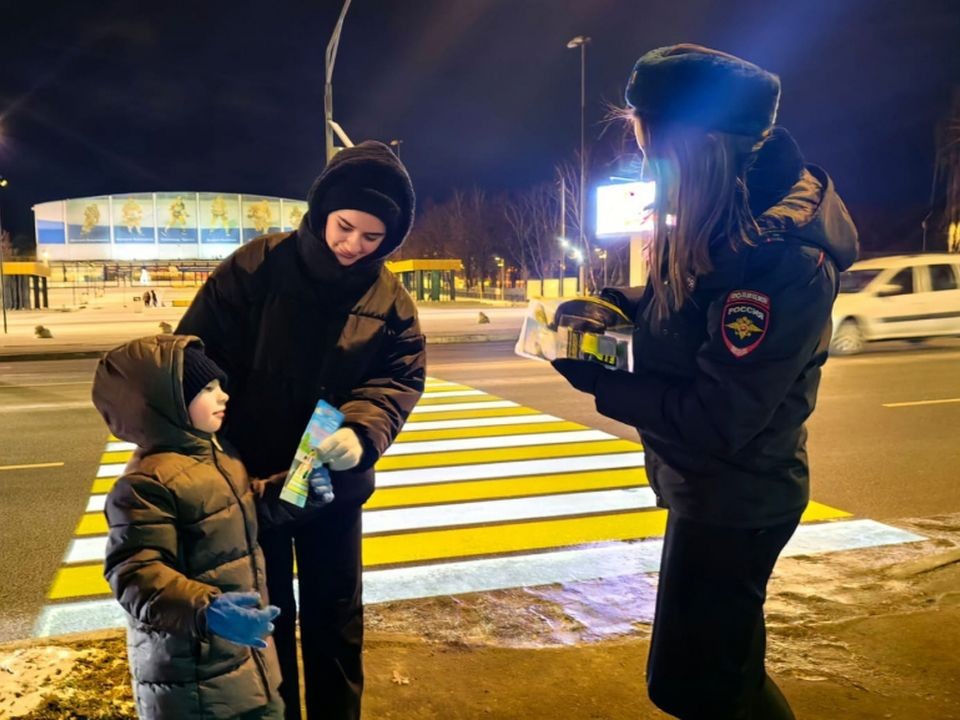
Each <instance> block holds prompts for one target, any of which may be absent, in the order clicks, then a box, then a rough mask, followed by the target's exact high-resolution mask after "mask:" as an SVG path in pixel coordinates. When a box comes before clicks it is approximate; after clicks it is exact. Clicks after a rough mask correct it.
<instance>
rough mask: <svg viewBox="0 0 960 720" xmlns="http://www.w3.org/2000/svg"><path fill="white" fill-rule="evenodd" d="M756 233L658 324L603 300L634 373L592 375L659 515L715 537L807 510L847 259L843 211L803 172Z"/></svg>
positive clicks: (722, 245)
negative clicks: (618, 319)
mask: <svg viewBox="0 0 960 720" xmlns="http://www.w3.org/2000/svg"><path fill="white" fill-rule="evenodd" d="M759 194H760V193H759V192H758V195H759ZM757 222H758V225H759V227H760V230H761V232H760V235H759V237H758V238H757V239H756V244H755V245H753V246H750V247H745V248H740V249H738V250H734V249H732V248H731V247H730V243H729V242H727V241H726V239H725V238H717V239H716V240H715V241H714V242H713V243H712V248H713V250H712V252H711V260H712V262H713V266H714V267H713V270H712V271H711V272H710V273H708V274H706V275H704V276H701V277H697V278H691V279H690V284H691V285H692V287H693V292H692V296H691V297H690V298H689V299H688V300H687V302H685V303H684V305H683V306H682V307H681V308H680V309H679V310H677V311H672V310H671V311H670V312H669V313H668V314H667V316H666V317H665V318H662V319H658V318H657V317H656V313H655V311H654V308H653V303H652V302H651V298H652V292H651V288H650V286H648V287H647V288H646V291H645V292H644V293H643V295H642V296H641V297H640V298H639V300H638V301H637V302H630V301H629V300H628V299H627V296H626V295H625V294H622V293H616V292H610V293H605V296H606V297H608V299H612V300H615V301H618V304H619V305H620V306H621V308H622V309H624V310H626V311H627V312H628V313H629V314H630V316H631V317H633V318H634V321H635V324H636V331H635V335H634V372H633V373H626V372H619V371H617V372H609V371H605V372H603V373H601V375H600V377H599V380H598V381H597V385H596V392H595V394H596V403H597V409H598V411H599V412H601V413H603V414H604V415H607V416H608V417H611V418H614V419H617V420H620V421H622V422H626V423H629V424H631V425H634V426H636V427H637V429H638V430H639V432H640V436H641V439H642V441H643V444H644V450H645V464H646V471H647V476H648V478H649V481H650V484H651V487H652V488H653V490H654V491H655V492H656V494H657V498H658V503H659V504H660V505H661V506H664V507H668V508H670V510H671V512H674V513H677V514H678V515H679V516H682V517H685V518H689V519H693V520H698V521H703V522H707V523H711V524H716V525H722V526H728V527H764V526H770V525H774V524H778V523H780V522H785V521H788V520H790V519H792V518H796V517H799V515H800V514H801V513H802V511H803V510H804V508H805V507H806V505H807V502H808V499H809V473H808V463H807V453H806V439H807V431H806V429H805V427H804V421H805V420H806V419H807V417H808V416H809V415H810V413H811V412H812V411H813V408H814V405H815V403H816V396H817V387H818V385H819V382H820V369H821V366H822V365H823V364H824V362H825V361H826V358H827V349H828V345H829V341H830V337H831V319H830V317H831V308H832V305H833V301H834V298H835V297H836V294H837V289H838V272H839V271H842V270H844V269H846V268H847V267H848V266H849V265H850V264H851V263H852V262H853V261H854V260H855V259H856V255H857V233H856V229H855V227H854V225H853V223H852V222H851V220H850V217H849V215H848V213H847V210H846V208H845V207H844V205H843V203H842V201H841V200H840V198H839V196H838V195H837V193H836V191H835V189H834V186H833V183H832V181H831V180H830V178H829V177H828V176H827V174H826V173H825V172H823V171H822V170H820V169H819V168H817V167H814V166H806V167H803V169H802V170H801V171H800V173H799V177H798V178H797V179H796V182H795V183H793V185H792V186H789V190H787V191H786V194H785V195H784V196H783V197H781V198H780V199H779V200H778V201H777V202H776V204H774V205H773V206H772V207H769V208H767V209H765V210H764V211H763V212H762V213H759V216H758V217H757ZM653 281H654V280H653V279H651V282H653Z"/></svg>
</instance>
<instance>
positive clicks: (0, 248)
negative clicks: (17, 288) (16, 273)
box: [0, 176, 10, 335]
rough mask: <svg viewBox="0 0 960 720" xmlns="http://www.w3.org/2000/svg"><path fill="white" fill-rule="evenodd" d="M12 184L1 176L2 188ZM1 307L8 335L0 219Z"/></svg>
mask: <svg viewBox="0 0 960 720" xmlns="http://www.w3.org/2000/svg"><path fill="white" fill-rule="evenodd" d="M9 184H10V182H9V181H8V180H7V179H6V178H5V177H2V176H0V188H5V187H6V186H7V185H9ZM0 306H2V307H3V334H4V335H6V334H7V282H6V276H5V275H4V273H3V221H2V219H0Z"/></svg>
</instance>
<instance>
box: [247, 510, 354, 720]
mask: <svg viewBox="0 0 960 720" xmlns="http://www.w3.org/2000/svg"><path fill="white" fill-rule="evenodd" d="M361 536H362V528H361V521H360V507H359V506H356V507H353V506H350V505H347V506H345V507H337V503H336V501H334V503H333V504H331V505H330V506H329V507H327V508H324V509H323V510H322V511H321V512H320V513H319V514H318V515H317V516H316V517H314V518H312V519H311V520H310V521H309V522H307V523H306V524H304V525H302V526H300V527H297V528H296V529H295V530H293V531H292V532H291V531H289V530H283V529H282V528H281V529H274V530H269V531H267V532H264V533H263V534H262V536H261V538H260V544H261V546H262V548H263V554H264V557H265V558H266V563H267V590H268V592H269V593H270V602H271V603H272V604H274V605H276V606H277V607H279V608H280V610H281V614H280V617H278V618H277V619H276V620H275V621H274V626H275V629H274V633H273V636H274V640H275V642H276V645H277V655H278V657H279V659H280V672H281V674H282V677H283V681H282V683H281V685H280V695H281V696H282V697H283V702H284V704H285V706H286V715H285V717H286V720H300V717H301V714H300V683H299V677H298V673H297V640H296V619H297V611H296V606H295V603H294V596H293V556H294V552H296V557H297V578H298V581H299V587H300V603H299V605H300V614H299V619H300V650H301V654H302V656H303V678H304V687H305V690H306V693H305V695H306V705H307V718H309V720H334V719H335V720H358V719H359V717H360V696H361V694H362V693H363V661H362V658H361V652H362V649H363V602H362V582H361V565H362V561H361V553H360V540H361Z"/></svg>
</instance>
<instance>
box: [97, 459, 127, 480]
mask: <svg viewBox="0 0 960 720" xmlns="http://www.w3.org/2000/svg"><path fill="white" fill-rule="evenodd" d="M125 467H127V464H126V463H115V464H111V465H101V466H100V467H99V468H97V477H98V478H105V477H117V476H118V475H121V474H122V473H123V470H124V468H125Z"/></svg>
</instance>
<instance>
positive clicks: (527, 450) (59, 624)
mask: <svg viewBox="0 0 960 720" xmlns="http://www.w3.org/2000/svg"><path fill="white" fill-rule="evenodd" d="M132 451H133V446H131V445H129V444H127V443H124V442H122V441H120V440H118V439H116V438H110V440H109V441H108V442H107V445H106V448H105V450H104V453H103V455H102V458H101V464H100V468H99V470H98V472H97V473H96V477H95V478H94V480H93V485H92V488H91V494H90V497H89V500H88V502H87V505H86V508H85V510H84V513H83V515H82V516H81V518H80V520H79V522H78V524H77V528H76V531H75V533H74V539H73V541H72V542H71V543H70V546H69V547H68V548H67V551H66V553H65V555H64V558H63V562H62V565H61V567H60V569H59V570H58V572H57V574H56V576H55V578H54V581H53V584H52V587H51V589H50V592H49V595H48V602H47V604H46V606H45V607H44V608H43V610H42V612H41V615H40V617H39V619H38V621H37V625H36V628H35V634H37V635H54V634H61V633H65V632H74V631H81V630H92V629H100V628H105V627H113V626H119V625H121V624H122V623H123V614H122V611H121V610H120V608H119V606H118V605H117V603H116V602H115V601H114V600H113V599H112V597H111V595H110V591H109V588H108V586H107V584H106V582H105V581H104V579H103V572H102V563H103V557H104V551H105V547H106V533H107V525H106V520H105V518H104V516H103V506H104V502H105V498H106V493H107V492H109V489H110V487H111V486H112V484H113V483H114V482H115V480H116V478H117V476H118V475H119V474H121V473H122V472H123V469H124V467H125V465H126V463H127V461H128V460H129V458H130V455H131V453H132ZM665 522H666V513H665V512H664V511H663V510H661V509H659V508H657V507H656V505H655V498H654V495H653V492H652V491H651V489H650V488H649V486H648V484H647V479H646V475H645V473H644V455H643V448H642V447H641V446H640V444H639V443H638V442H636V441H633V440H624V439H622V438H619V437H616V436H614V435H611V434H609V433H606V432H603V431H601V430H597V429H594V428H589V427H586V426H584V425H581V424H578V423H574V422H569V421H567V420H564V419H562V418H559V417H556V416H553V415H549V414H545V413H541V412H539V411H537V410H534V409H532V408H528V407H524V406H522V405H520V404H518V403H516V402H513V401H511V400H508V399H505V398H499V397H495V396H493V395H490V394H488V393H485V392H483V391H481V390H477V389H475V388H471V387H467V386H465V385H461V384H458V383H453V382H448V381H444V380H440V379H434V378H430V379H428V381H427V390H426V392H425V394H424V396H423V398H422V399H421V401H420V403H419V404H418V405H417V407H416V408H415V410H414V411H413V413H412V414H411V416H410V419H409V421H408V423H407V425H406V426H405V427H404V429H403V432H402V433H401V434H400V436H399V437H398V439H397V442H396V443H395V444H394V445H393V446H392V447H391V448H390V450H389V451H388V452H387V453H386V454H385V455H384V457H383V458H381V460H380V462H379V463H378V464H377V491H376V492H375V493H374V495H373V497H372V498H371V499H370V501H369V502H368V503H367V505H366V507H365V510H364V519H363V524H364V541H363V553H364V568H365V570H364V598H365V600H366V602H368V603H374V602H384V601H390V600H399V599H411V598H417V597H429V596H434V595H443V594H456V593H463V592H472V591H485V590H492V589H503V588H509V587H521V586H531V585H539V584H546V583H556V582H571V581H576V580H587V579H594V578H598V577H609V576H618V575H624V574H630V573H637V572H655V571H656V570H657V567H658V561H659V555H660V538H661V537H662V535H663V531H664V527H665ZM920 539H922V538H920V537H919V536H917V535H913V534H911V533H906V532H904V531H901V530H898V529H896V528H892V527H888V526H885V525H881V524H880V523H876V522H873V521H871V520H866V519H854V518H852V517H851V516H850V515H849V513H846V512H844V511H842V510H838V509H836V508H831V507H828V506H825V505H821V504H819V503H816V502H812V503H811V504H810V506H809V507H808V508H807V511H806V512H805V513H804V516H803V524H802V525H801V528H800V529H799V530H798V532H797V534H796V535H795V537H794V538H793V540H791V543H790V545H789V546H788V548H787V550H786V554H797V553H811V552H829V551H835V550H843V549H848V548H852V547H865V546H871V545H881V544H891V543H899V542H910V541H914V540H920Z"/></svg>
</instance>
